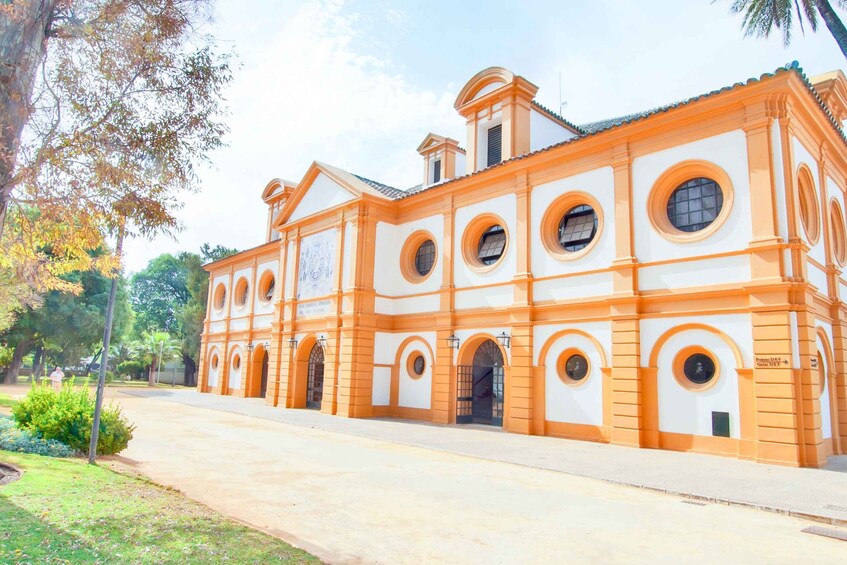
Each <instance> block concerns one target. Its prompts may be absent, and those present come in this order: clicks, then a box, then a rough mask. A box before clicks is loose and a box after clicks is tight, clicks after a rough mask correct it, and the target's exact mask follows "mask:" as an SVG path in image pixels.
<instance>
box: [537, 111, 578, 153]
mask: <svg viewBox="0 0 847 565" xmlns="http://www.w3.org/2000/svg"><path fill="white" fill-rule="evenodd" d="M572 137H575V134H574V133H573V132H571V131H570V130H569V129H567V128H566V127H564V126H563V125H561V124H559V123H558V122H556V121H554V120H551V119H550V118H549V117H547V115H546V114H543V113H541V112H539V111H538V110H536V109H535V108H530V111H529V150H530V151H537V150H539V149H543V148H544V147H550V146H551V145H554V144H556V143H559V142H561V141H564V140H566V139H570V138H572Z"/></svg>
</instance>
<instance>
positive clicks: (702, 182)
mask: <svg viewBox="0 0 847 565" xmlns="http://www.w3.org/2000/svg"><path fill="white" fill-rule="evenodd" d="M722 208H723V191H722V190H721V187H720V185H719V184H718V183H717V182H715V181H714V180H712V179H710V178H706V177H698V178H694V179H691V180H688V181H685V182H684V183H682V184H680V185H679V186H677V187H676V189H674V191H673V192H672V193H671V195H670V198H668V204H667V212H668V219H669V220H670V222H671V225H673V227H675V228H676V229H678V230H679V231H683V232H689V233H690V232H696V231H700V230H703V229H706V228H707V227H708V226H709V225H710V224H711V223H712V222H714V221H715V219H717V217H718V214H720V212H721V209H722Z"/></svg>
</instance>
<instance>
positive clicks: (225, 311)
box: [209, 273, 232, 322]
mask: <svg viewBox="0 0 847 565" xmlns="http://www.w3.org/2000/svg"><path fill="white" fill-rule="evenodd" d="M218 285H223V287H224V289H226V297H225V298H224V306H223V308H222V309H220V310H218V309H217V308H215V292H216V291H217V288H218ZM231 294H232V293H231V292H230V289H229V273H227V274H220V275H215V276H214V278H213V279H212V291H211V294H210V295H209V300H210V302H211V304H210V306H211V308H210V309H209V320H211V321H213V322H214V321H216V320H224V319H226V317H227V316H229V305H230V301H231V300H232V296H231Z"/></svg>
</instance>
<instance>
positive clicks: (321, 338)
mask: <svg viewBox="0 0 847 565" xmlns="http://www.w3.org/2000/svg"><path fill="white" fill-rule="evenodd" d="M318 343H319V344H320V346H321V349H326V336H325V335H319V336H318Z"/></svg>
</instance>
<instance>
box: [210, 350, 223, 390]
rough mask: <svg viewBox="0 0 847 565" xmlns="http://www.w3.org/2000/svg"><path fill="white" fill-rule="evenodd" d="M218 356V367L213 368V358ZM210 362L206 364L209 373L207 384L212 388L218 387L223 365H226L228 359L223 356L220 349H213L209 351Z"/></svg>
mask: <svg viewBox="0 0 847 565" xmlns="http://www.w3.org/2000/svg"><path fill="white" fill-rule="evenodd" d="M215 355H217V356H218V367H217V368H213V367H212V358H213V357H214V356H215ZM207 359H208V361H207V363H206V370H207V371H208V377H207V379H206V384H207V386H209V387H210V388H212V387H215V386H218V375H220V372H221V369H222V368H223V364H224V363H226V359H224V356H223V355H222V354H221V350H220V348H218V347H212V348H210V349H209V355H208V357H207Z"/></svg>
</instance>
